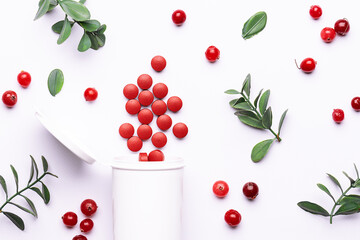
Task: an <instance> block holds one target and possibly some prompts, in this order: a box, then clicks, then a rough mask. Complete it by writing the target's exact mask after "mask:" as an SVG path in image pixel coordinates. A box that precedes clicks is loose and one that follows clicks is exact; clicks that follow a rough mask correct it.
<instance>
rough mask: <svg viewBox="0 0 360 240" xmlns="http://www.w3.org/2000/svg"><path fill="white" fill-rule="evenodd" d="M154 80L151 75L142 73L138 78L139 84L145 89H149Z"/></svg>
mask: <svg viewBox="0 0 360 240" xmlns="http://www.w3.org/2000/svg"><path fill="white" fill-rule="evenodd" d="M152 83H153V80H152V78H151V76H150V75H148V74H141V75H140V76H139V77H138V79H137V84H138V86H139V87H140V88H141V89H143V90H147V89H149V88H150V87H151V85H152Z"/></svg>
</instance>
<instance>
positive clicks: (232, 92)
mask: <svg viewBox="0 0 360 240" xmlns="http://www.w3.org/2000/svg"><path fill="white" fill-rule="evenodd" d="M225 93H226V94H240V92H239V91H237V90H235V89H229V90H226V91H225Z"/></svg>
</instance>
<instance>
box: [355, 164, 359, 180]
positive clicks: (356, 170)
mask: <svg viewBox="0 0 360 240" xmlns="http://www.w3.org/2000/svg"><path fill="white" fill-rule="evenodd" d="M354 168H355V172H356V177H357V179H359V171H358V169H357V167H356V164H355V163H354Z"/></svg>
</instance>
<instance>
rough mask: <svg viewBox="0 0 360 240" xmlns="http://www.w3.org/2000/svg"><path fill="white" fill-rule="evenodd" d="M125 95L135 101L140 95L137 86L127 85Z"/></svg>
mask: <svg viewBox="0 0 360 240" xmlns="http://www.w3.org/2000/svg"><path fill="white" fill-rule="evenodd" d="M123 93H124V96H125V97H126V98H127V99H135V98H136V97H137V96H138V94H139V89H138V87H137V86H136V85H135V84H127V85H126V86H125V87H124V90H123Z"/></svg>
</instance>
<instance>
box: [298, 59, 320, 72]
mask: <svg viewBox="0 0 360 240" xmlns="http://www.w3.org/2000/svg"><path fill="white" fill-rule="evenodd" d="M295 63H296V61H295ZM296 65H297V64H296ZM315 67H316V61H315V60H314V59H312V58H305V59H304V60H302V62H301V64H300V67H298V68H299V69H301V70H302V71H303V72H305V73H311V72H313V71H314V70H315Z"/></svg>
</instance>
